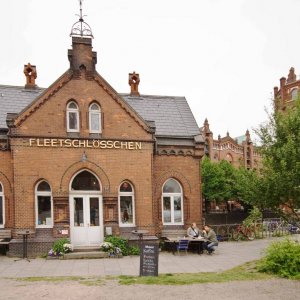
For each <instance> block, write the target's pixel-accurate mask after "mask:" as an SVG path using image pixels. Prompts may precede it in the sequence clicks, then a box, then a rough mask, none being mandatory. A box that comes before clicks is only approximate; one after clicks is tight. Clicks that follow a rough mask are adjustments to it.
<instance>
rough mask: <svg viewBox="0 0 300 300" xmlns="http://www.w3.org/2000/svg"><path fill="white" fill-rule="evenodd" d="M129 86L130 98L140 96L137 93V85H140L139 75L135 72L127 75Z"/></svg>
mask: <svg viewBox="0 0 300 300" xmlns="http://www.w3.org/2000/svg"><path fill="white" fill-rule="evenodd" d="M128 83H129V85H130V96H140V93H139V83H140V75H139V74H136V73H135V72H133V73H129V81H128Z"/></svg>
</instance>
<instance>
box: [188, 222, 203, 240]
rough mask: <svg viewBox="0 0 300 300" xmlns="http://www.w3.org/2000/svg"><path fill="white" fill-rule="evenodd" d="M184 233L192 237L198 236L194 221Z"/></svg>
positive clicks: (198, 232)
mask: <svg viewBox="0 0 300 300" xmlns="http://www.w3.org/2000/svg"><path fill="white" fill-rule="evenodd" d="M186 234H187V236H188V237H192V238H195V237H198V236H200V230H199V228H198V227H197V225H196V223H192V224H191V226H190V227H189V228H188V230H187V232H186Z"/></svg>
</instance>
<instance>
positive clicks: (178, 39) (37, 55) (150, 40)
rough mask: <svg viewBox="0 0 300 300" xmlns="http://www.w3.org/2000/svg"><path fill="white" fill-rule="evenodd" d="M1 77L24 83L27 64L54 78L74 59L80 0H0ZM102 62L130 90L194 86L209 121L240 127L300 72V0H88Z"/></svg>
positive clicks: (46, 81)
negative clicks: (134, 82)
mask: <svg viewBox="0 0 300 300" xmlns="http://www.w3.org/2000/svg"><path fill="white" fill-rule="evenodd" d="M0 4H1V18H0V25H1V50H0V51H1V52H0V53H1V56H0V57H1V58H0V59H1V67H0V84H7V85H23V84H24V83H25V77H24V75H23V66H24V64H26V63H28V62H30V63H31V64H34V65H36V66H37V72H38V78H37V84H38V85H39V86H41V87H48V86H49V85H50V84H51V83H52V82H54V81H55V80H56V79H57V78H58V77H59V76H60V75H61V74H62V73H64V72H65V71H66V70H67V69H68V67H69V62H68V58H67V49H69V48H71V38H70V37H69V34H70V30H71V27H72V25H73V23H74V22H76V21H77V20H78V17H77V16H75V14H76V13H77V14H78V13H79V1H78V0H51V1H50V0H26V1H25V0H1V2H0ZM83 13H84V14H86V15H87V16H86V17H85V18H84V19H85V21H86V22H87V23H88V24H89V25H90V26H91V28H92V31H93V35H94V40H93V50H94V51H97V53H98V64H97V70H98V72H99V73H100V74H101V75H102V76H103V77H104V78H105V79H106V80H107V81H108V82H109V83H110V84H111V85H112V86H113V87H114V88H115V89H116V90H117V91H118V92H122V93H124V92H128V91H129V86H128V73H129V72H132V71H136V72H138V73H139V74H140V78H141V83H140V92H141V93H142V94H151V95H172V96H186V98H187V100H188V102H189V104H190V106H191V109H192V111H193V113H194V116H195V118H196V120H197V122H198V125H199V126H201V125H202V124H203V122H204V119H205V118H208V121H209V123H210V126H211V129H212V131H213V132H214V136H215V137H217V135H218V134H221V135H222V136H224V135H225V134H226V132H227V131H229V133H230V135H231V136H232V137H236V136H239V135H242V134H244V133H245V131H246V129H247V128H248V129H249V130H251V129H252V128H255V127H257V126H258V124H260V123H262V122H263V121H264V120H265V119H266V113H265V107H270V106H271V98H272V91H273V87H274V86H275V85H279V79H280V77H282V76H287V74H288V71H289V69H290V67H291V66H293V67H295V69H296V74H297V75H298V74H300V39H299V33H300V0H151V1H150V0H83Z"/></svg>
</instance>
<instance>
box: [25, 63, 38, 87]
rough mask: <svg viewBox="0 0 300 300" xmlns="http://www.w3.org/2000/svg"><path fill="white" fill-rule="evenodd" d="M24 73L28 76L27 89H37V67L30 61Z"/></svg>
mask: <svg viewBox="0 0 300 300" xmlns="http://www.w3.org/2000/svg"><path fill="white" fill-rule="evenodd" d="M24 74H25V76H26V84H25V89H35V88H36V84H35V79H36V77H37V73H36V67H35V66H32V65H31V64H30V63H28V64H27V65H24Z"/></svg>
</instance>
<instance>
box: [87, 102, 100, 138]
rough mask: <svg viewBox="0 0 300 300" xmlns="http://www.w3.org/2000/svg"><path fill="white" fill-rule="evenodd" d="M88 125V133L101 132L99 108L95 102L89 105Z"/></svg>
mask: <svg viewBox="0 0 300 300" xmlns="http://www.w3.org/2000/svg"><path fill="white" fill-rule="evenodd" d="M89 127H90V133H100V132H101V110H100V106H99V105H98V104H96V103H92V104H91V105H90V107H89Z"/></svg>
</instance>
